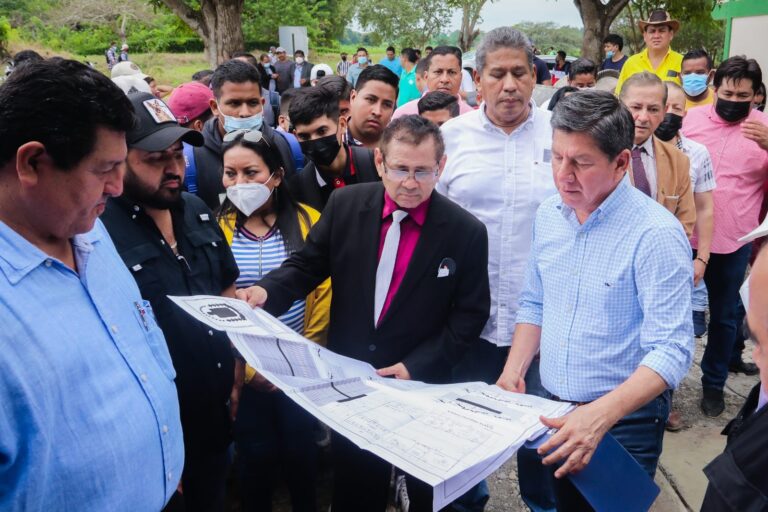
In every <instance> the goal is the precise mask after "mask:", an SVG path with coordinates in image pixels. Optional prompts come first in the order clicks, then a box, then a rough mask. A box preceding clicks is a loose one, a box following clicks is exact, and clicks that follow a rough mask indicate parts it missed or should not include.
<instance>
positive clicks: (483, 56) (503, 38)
mask: <svg viewBox="0 0 768 512" xmlns="http://www.w3.org/2000/svg"><path fill="white" fill-rule="evenodd" d="M500 48H511V49H515V50H520V51H522V52H524V53H525V56H526V58H527V60H528V67H529V68H530V69H531V70H533V67H534V66H533V48H532V47H531V42H530V40H529V39H528V37H527V36H526V35H525V34H523V33H522V32H520V31H519V30H515V29H514V28H512V27H509V26H501V27H496V28H495V29H493V30H491V31H490V32H488V33H487V34H485V36H484V37H483V39H482V41H480V44H479V45H478V46H477V50H476V51H475V66H476V68H477V72H478V73H482V72H483V70H485V63H486V60H487V59H488V54H489V53H492V52H495V51H496V50H498V49H500Z"/></svg>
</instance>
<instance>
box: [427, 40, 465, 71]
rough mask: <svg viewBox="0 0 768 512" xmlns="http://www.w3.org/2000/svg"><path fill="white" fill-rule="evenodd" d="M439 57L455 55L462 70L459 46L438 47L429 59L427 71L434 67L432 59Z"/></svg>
mask: <svg viewBox="0 0 768 512" xmlns="http://www.w3.org/2000/svg"><path fill="white" fill-rule="evenodd" d="M438 55H453V56H454V57H456V59H458V61H459V68H461V57H462V54H461V49H460V48H459V47H457V46H438V47H437V48H435V49H434V50H432V52H431V53H430V54H429V57H427V69H429V67H430V66H431V65H432V59H433V58H434V57H436V56H438Z"/></svg>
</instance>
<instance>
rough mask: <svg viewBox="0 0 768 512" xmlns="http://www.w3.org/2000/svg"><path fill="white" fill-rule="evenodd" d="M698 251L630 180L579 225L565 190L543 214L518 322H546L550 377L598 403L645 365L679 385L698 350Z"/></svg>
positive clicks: (561, 389) (558, 389)
mask: <svg viewBox="0 0 768 512" xmlns="http://www.w3.org/2000/svg"><path fill="white" fill-rule="evenodd" d="M692 288H693V266H692V265H691V248H690V244H689V243H688V239H687V238H686V236H685V232H684V231H683V228H682V226H681V225H680V222H679V221H678V220H677V219H676V218H675V217H674V216H673V215H672V214H671V213H669V212H668V211H667V210H666V209H664V208H663V207H662V206H660V205H659V204H658V203H656V202H655V201H654V200H652V199H651V198H649V197H647V196H646V195H645V194H643V193H642V192H640V191H638V190H637V189H635V188H634V187H633V186H631V184H630V183H629V178H628V177H626V176H625V177H624V179H622V180H621V182H620V183H619V185H618V186H617V187H616V189H615V190H614V191H613V192H612V193H611V194H610V195H609V196H608V197H607V198H606V199H605V201H603V203H602V204H601V205H600V206H599V207H598V208H597V209H596V210H595V211H594V212H592V214H591V215H590V216H589V218H587V220H586V221H585V222H584V224H580V223H579V221H578V220H577V218H576V212H575V211H574V210H573V209H571V208H570V207H568V206H566V205H565V204H564V203H563V201H562V200H561V198H560V196H559V195H557V196H553V197H550V198H549V199H547V200H546V201H544V202H543V203H542V204H541V206H540V207H539V209H538V211H537V213H536V219H535V221H534V230H533V245H532V247H531V254H530V258H529V260H528V269H527V275H526V281H525V285H524V287H523V292H522V294H521V296H520V308H519V309H518V312H517V323H518V324H520V323H528V324H534V325H539V326H541V380H542V384H543V385H544V387H545V388H546V389H547V390H548V391H549V392H550V393H552V394H554V395H556V396H559V397H560V398H562V399H564V400H569V401H574V402H589V401H592V400H595V399H597V398H600V397H601V396H603V395H605V394H606V393H608V392H610V391H612V390H613V389H615V388H616V387H618V386H619V385H620V384H621V383H622V382H624V381H625V380H627V378H628V377H629V376H630V375H631V374H632V373H634V371H635V370H636V369H637V368H638V366H640V365H643V366H646V367H648V368H650V369H651V370H653V371H655V372H656V373H657V374H659V376H661V378H663V379H664V381H666V383H667V385H668V386H669V387H670V388H674V387H677V385H678V384H679V383H680V381H681V380H682V378H683V377H684V376H685V374H686V373H687V372H688V368H689V367H690V366H691V361H692V357H693V350H694V343H693V323H692V319H691V290H692Z"/></svg>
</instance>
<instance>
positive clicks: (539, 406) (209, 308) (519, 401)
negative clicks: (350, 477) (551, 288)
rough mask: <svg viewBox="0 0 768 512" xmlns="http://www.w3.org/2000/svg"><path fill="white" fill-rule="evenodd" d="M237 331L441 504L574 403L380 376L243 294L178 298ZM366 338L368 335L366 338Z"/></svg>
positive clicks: (327, 416)
mask: <svg viewBox="0 0 768 512" xmlns="http://www.w3.org/2000/svg"><path fill="white" fill-rule="evenodd" d="M170 299H171V300H172V301H173V302H174V303H176V304H177V305H178V306H179V307H180V308H182V309H183V310H184V311H186V312H187V313H188V314H190V315H191V316H193V317H194V318H196V319H197V320H199V321H201V322H203V323H205V324H206V325H209V326H210V327H212V328H214V329H218V330H221V331H225V332H227V334H228V335H229V338H230V340H231V341H232V343H233V344H234V345H235V347H236V348H237V349H238V350H239V351H240V353H241V354H242V356H243V357H244V358H245V360H246V361H247V362H248V364H249V365H251V366H252V367H253V368H255V369H257V370H258V371H259V373H261V374H262V375H263V376H264V377H265V378H267V379H268V380H269V381H270V382H272V383H273V384H274V385H275V386H277V387H278V388H280V389H281V390H282V391H283V392H284V393H285V394H286V395H287V396H288V397H289V398H291V399H292V400H294V401H295V402H296V403H297V404H299V405H300V406H301V407H303V408H304V409H306V410H307V411H308V412H309V413H310V414H312V415H314V416H315V417H316V418H318V419H319V420H320V421H322V422H323V423H325V424H326V425H328V426H329V427H330V428H332V429H334V430H335V431H336V432H338V433H339V434H341V435H343V436H345V437H346V438H348V439H349V440H350V441H352V442H353V443H355V444H356V445H357V446H359V447H360V448H362V449H365V450H368V451H370V452H372V453H374V454H376V455H377V456H379V457H381V458H382V459H384V460H386V461H388V462H390V463H391V464H393V465H395V466H397V467H398V468H400V469H401V470H403V471H405V472H407V473H409V474H410V475H413V476H414V477H416V478H418V479H420V480H423V481H424V482H426V483H428V484H430V485H432V486H433V487H434V499H433V508H434V510H439V509H440V508H443V507H444V506H446V505H447V504H449V503H451V502H452V501H454V500H455V499H456V498H458V497H459V496H461V495H462V494H463V493H464V492H466V491H467V490H469V489H470V488H471V487H472V486H474V485H475V484H476V483H477V482H479V481H480V480H482V479H483V478H485V477H486V476H488V475H489V474H490V473H492V472H493V471H495V470H496V469H498V468H499V466H501V465H502V464H503V463H504V462H506V460H507V459H509V457H511V456H512V455H514V453H515V452H516V451H517V450H518V448H520V446H522V444H523V443H525V442H526V441H527V440H529V439H534V438H536V437H538V436H540V435H541V434H542V433H544V432H545V431H546V430H547V429H546V427H545V426H544V425H542V424H541V423H540V422H539V416H546V417H558V416H562V415H563V414H565V413H567V412H568V411H569V410H571V409H572V406H571V405H570V404H567V403H562V402H554V401H551V400H545V399H543V398H539V397H535V396H532V395H524V394H519V393H510V392H507V391H504V390H502V389H501V388H499V387H497V386H490V385H488V384H484V383H481V382H469V383H461V384H449V385H431V384H425V383H423V382H418V381H410V380H401V379H391V378H385V377H382V376H379V375H378V374H377V372H376V370H375V369H374V368H373V367H372V366H371V365H370V364H368V363H365V362H363V361H358V360H356V359H352V358H349V357H345V356H342V355H340V354H336V353H335V352H332V351H330V350H328V349H326V348H324V347H321V346H319V345H317V344H315V343H312V342H311V341H309V340H307V339H306V338H304V337H303V336H301V335H299V334H297V333H296V332H294V331H293V330H291V329H290V328H288V327H286V326H285V325H284V324H282V323H281V322H280V321H279V320H277V319H276V318H274V317H273V316H271V315H269V314H268V313H266V312H265V311H263V310H260V309H251V307H250V306H249V305H248V304H247V303H246V302H243V301H240V300H236V299H228V298H222V297H215V296H202V295H200V296H192V297H170ZM363 342H365V340H361V343H363Z"/></svg>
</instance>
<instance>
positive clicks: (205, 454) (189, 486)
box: [181, 447, 230, 512]
mask: <svg viewBox="0 0 768 512" xmlns="http://www.w3.org/2000/svg"><path fill="white" fill-rule="evenodd" d="M184 457H185V458H184V473H183V474H182V477H181V486H182V498H183V501H184V510H185V511H186V512H215V511H223V510H224V504H225V496H226V481H227V473H228V472H229V464H230V455H229V449H228V448H226V447H225V448H223V449H221V450H215V451H208V450H195V449H187V450H186V451H185V454H184Z"/></svg>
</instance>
